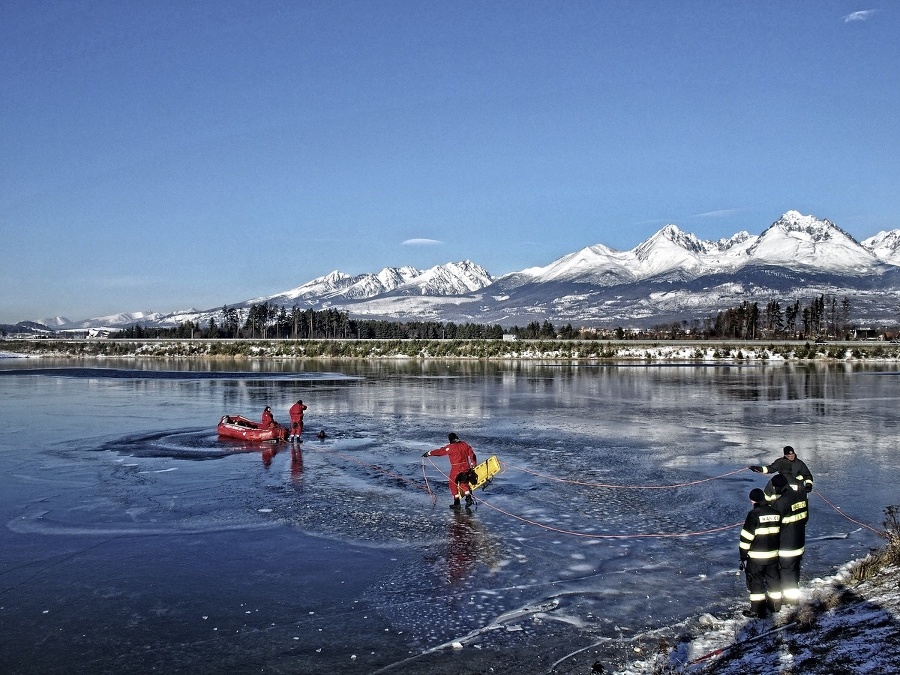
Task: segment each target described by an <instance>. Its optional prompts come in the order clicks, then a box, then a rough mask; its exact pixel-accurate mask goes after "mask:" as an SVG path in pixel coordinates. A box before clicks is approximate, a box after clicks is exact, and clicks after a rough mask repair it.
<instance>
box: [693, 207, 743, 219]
mask: <svg viewBox="0 0 900 675" xmlns="http://www.w3.org/2000/svg"><path fill="white" fill-rule="evenodd" d="M741 212H743V209H720V210H718V211H707V212H706V213H696V214H694V215H693V216H691V218H727V217H729V216H735V215H737V214H739V213H741Z"/></svg>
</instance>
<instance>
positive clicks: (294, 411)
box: [288, 400, 306, 441]
mask: <svg viewBox="0 0 900 675" xmlns="http://www.w3.org/2000/svg"><path fill="white" fill-rule="evenodd" d="M304 410H306V406H305V405H303V401H300V400H298V401H297V402H296V403H295V404H294V405H292V406H291V408H290V410H288V414H289V415H290V416H291V435H290V436H288V440H289V441H299V440H300V434H302V433H303V411H304Z"/></svg>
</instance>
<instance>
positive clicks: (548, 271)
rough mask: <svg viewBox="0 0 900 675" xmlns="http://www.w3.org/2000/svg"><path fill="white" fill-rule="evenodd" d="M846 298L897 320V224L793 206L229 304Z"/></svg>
mask: <svg viewBox="0 0 900 675" xmlns="http://www.w3.org/2000/svg"><path fill="white" fill-rule="evenodd" d="M819 295H826V296H835V297H837V298H839V299H843V298H847V299H848V300H849V301H850V303H851V318H852V319H853V320H854V321H855V322H857V323H867V324H879V325H892V324H896V323H897V318H898V314H900V230H891V231H889V232H880V233H879V234H877V235H875V236H874V237H871V238H869V239H865V240H863V241H861V242H859V241H856V240H855V239H854V238H853V237H852V236H850V235H849V234H847V233H846V232H844V231H843V230H842V229H840V228H839V227H838V226H837V225H835V224H834V223H832V222H830V221H828V220H822V219H819V218H816V217H815V216H810V215H802V214H800V213H799V212H797V211H788V212H787V213H785V214H784V215H783V216H782V217H781V218H780V219H778V220H777V221H775V222H774V223H772V224H771V225H770V226H769V227H768V228H766V229H765V230H764V231H763V232H762V233H761V234H759V235H751V234H749V233H748V232H738V233H737V234H735V235H733V236H732V237H729V238H727V239H720V240H719V241H715V242H713V241H703V240H700V239H698V238H697V237H696V236H694V235H693V234H690V233H687V232H683V231H682V230H680V229H679V228H678V227H677V226H675V225H666V226H665V227H663V228H662V229H661V230H659V231H658V232H656V233H655V234H654V235H653V236H651V237H650V238H649V239H647V240H646V241H644V242H642V243H641V244H639V245H638V246H636V247H635V248H633V249H631V250H629V251H618V250H615V249H612V248H609V247H607V246H604V245H603V244H596V245H593V246H588V247H587V248H583V249H581V250H580V251H576V252H574V253H570V254H568V255H565V256H563V257H561V258H559V259H557V260H554V261H552V262H551V263H550V264H548V265H546V266H543V267H531V268H528V269H524V270H522V271H520V272H514V273H511V274H507V275H504V276H500V277H493V276H491V274H490V273H489V272H488V271H487V270H485V269H484V268H483V267H481V266H480V265H478V264H476V263H473V262H471V261H468V260H466V261H462V262H452V263H447V264H445V265H439V266H436V267H433V268H431V269H428V270H418V269H416V268H413V267H389V268H385V269H383V270H381V271H380V272H377V273H372V274H360V275H356V276H351V275H349V274H345V273H343V272H340V271H334V272H331V273H330V274H328V275H326V276H323V277H319V278H316V279H313V280H312V281H309V282H306V283H304V284H302V285H300V286H297V287H296V288H293V289H291V290H287V291H284V292H281V293H277V294H275V295H270V296H264V297H258V298H252V299H249V300H243V301H239V302H223V305H227V306H229V307H234V308H238V309H242V308H247V307H249V306H251V305H254V304H259V303H262V302H268V303H270V304H275V305H280V306H285V307H287V308H291V307H293V306H295V305H296V306H297V307H299V308H301V309H308V308H313V309H316V310H321V309H327V308H336V309H339V310H342V311H346V312H347V313H348V314H349V315H350V316H351V317H354V318H373V319H375V318H377V319H388V320H412V319H415V320H434V321H454V322H457V323H462V322H476V323H492V324H493V323H498V324H501V325H503V326H507V327H508V326H513V325H518V326H524V325H526V324H528V323H529V322H531V321H543V320H545V319H546V320H549V321H550V322H551V323H553V324H555V325H562V324H566V323H571V324H572V325H574V326H635V327H639V326H648V325H654V324H660V323H664V322H669V321H685V320H693V319H704V318H707V317H711V316H715V314H716V313H718V312H719V311H721V310H723V309H725V308H728V307H734V306H736V305H739V304H741V303H742V302H743V301H745V300H746V301H749V302H758V303H760V304H761V305H765V304H766V303H767V302H769V301H770V300H780V301H782V302H785V303H786V302H794V301H795V300H799V301H800V302H801V304H802V305H804V306H805V305H806V304H807V303H808V302H809V301H810V300H811V299H813V298H815V297H818V296H819ZM210 318H214V319H215V320H216V321H217V322H219V321H220V320H221V306H219V307H215V308H211V309H208V310H194V309H191V310H184V311H179V312H172V313H168V314H160V313H154V312H137V313H123V314H117V315H112V316H106V317H98V318H94V319H87V320H82V321H70V320H68V319H65V318H62V317H56V318H53V319H48V320H42V321H40V322H39V323H41V324H44V325H46V326H48V327H49V328H51V329H53V330H61V329H63V330H64V329H84V328H99V327H108V328H120V327H124V326H127V325H131V324H134V323H141V324H143V325H145V326H176V325H179V324H180V323H182V322H184V321H188V320H190V321H194V322H197V323H199V324H201V325H203V324H205V323H207V322H208V321H209V319H210Z"/></svg>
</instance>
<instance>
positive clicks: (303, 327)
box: [111, 302, 503, 340]
mask: <svg viewBox="0 0 900 675" xmlns="http://www.w3.org/2000/svg"><path fill="white" fill-rule="evenodd" d="M111 337H114V338H122V339H136V338H137V339H140V338H162V339H165V338H169V339H187V338H199V339H213V338H218V339H228V338H231V339H238V338H245V339H257V338H259V339H264V340H265V339H282V340H329V339H347V340H349V339H355V340H441V339H447V340H453V339H470V340H477V339H492V340H499V339H500V338H501V337H503V328H502V327H501V326H499V325H488V324H479V323H461V324H457V323H454V322H452V321H448V322H441V321H386V320H380V319H351V318H350V317H349V315H348V314H347V312H342V311H340V310H337V309H323V310H313V309H300V308H299V307H297V306H294V307H291V308H290V309H288V308H286V307H283V306H280V305H276V304H274V303H268V302H262V303H259V304H255V305H251V306H250V307H247V308H246V309H241V308H237V307H228V306H227V305H226V306H224V307H222V311H221V312H220V313H219V317H218V321H217V320H216V318H215V317H211V318H210V319H209V321H207V322H206V323H205V324H203V325H201V324H198V323H197V322H194V321H185V322H183V323H181V324H179V325H178V326H175V327H173V328H150V327H144V326H141V325H140V324H135V325H133V326H129V327H128V328H126V329H124V330H122V331H119V332H117V333H115V334H114V335H112V336H111Z"/></svg>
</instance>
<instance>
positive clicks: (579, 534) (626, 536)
mask: <svg viewBox="0 0 900 675" xmlns="http://www.w3.org/2000/svg"><path fill="white" fill-rule="evenodd" d="M480 502H481V503H482V504H485V505H486V506H489V507H491V508H492V509H494V510H495V511H497V512H498V513H502V514H503V515H504V516H509V517H510V518H515V519H516V520H519V521H521V522H523V523H527V524H528V525H534V526H535V527H540V528H543V529H545V530H551V531H553V532H559V533H560V534H569V535H572V536H574V537H585V538H588V539H648V538H666V537H698V536H701V535H705V534H715V533H716V532H724V531H725V530H731V529H734V528H735V527H740V526H741V525H743V523H742V522H741V523H734V524H732V525H725V526H724V527H716V528H713V529H711V530H703V531H702V532H678V533H674V534H667V533H653V534H590V533H588V532H575V531H573V530H563V529H561V528H559V527H553V526H552V525H545V524H544V523H539V522H537V521H536V520H529V519H528V518H523V517H522V516H517V515H515V514H514V513H510V512H509V511H504V510H503V509H501V508H500V507H499V506H494V505H493V504H491V503H490V502H489V501H487V500H485V499H484V498H482V499H481V500H480Z"/></svg>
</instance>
